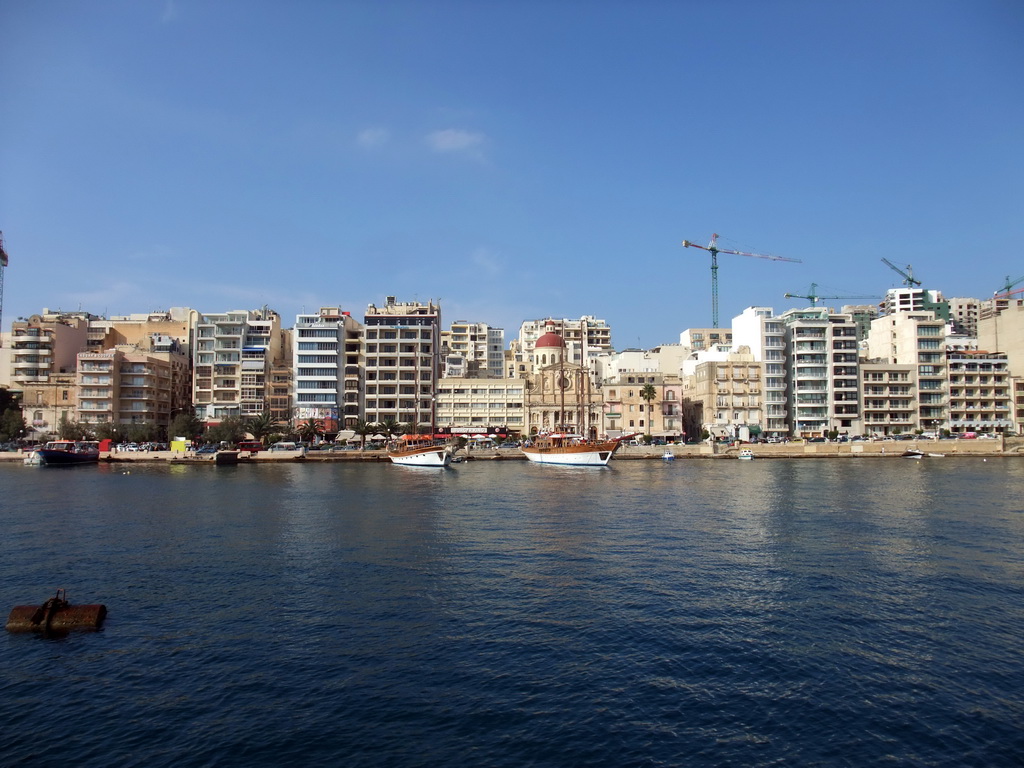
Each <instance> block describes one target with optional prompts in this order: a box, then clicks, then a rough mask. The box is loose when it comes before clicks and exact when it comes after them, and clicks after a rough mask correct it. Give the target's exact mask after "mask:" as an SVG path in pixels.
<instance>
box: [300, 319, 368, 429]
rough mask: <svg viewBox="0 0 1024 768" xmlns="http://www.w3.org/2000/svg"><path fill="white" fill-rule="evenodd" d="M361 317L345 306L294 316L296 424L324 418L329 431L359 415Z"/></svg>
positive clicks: (322, 421) (352, 422) (325, 426)
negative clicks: (342, 308)
mask: <svg viewBox="0 0 1024 768" xmlns="http://www.w3.org/2000/svg"><path fill="white" fill-rule="evenodd" d="M361 331H362V327H361V325H360V324H359V321H358V320H356V319H355V318H354V317H352V315H351V313H350V312H343V311H342V310H341V308H340V307H321V308H320V309H319V311H318V312H316V313H315V314H308V315H297V316H296V318H295V328H294V332H293V333H294V338H293V350H292V360H293V364H292V373H293V384H292V389H293V396H294V411H293V416H294V418H295V421H296V422H297V423H304V422H306V421H308V420H309V419H316V420H318V421H320V422H321V423H322V424H323V426H324V430H325V431H326V432H328V433H336V432H337V431H338V430H339V429H344V428H346V425H348V426H352V425H353V424H355V422H356V421H358V419H359V399H360V394H361V392H362V366H361V365H360V361H361V353H360V350H361V347H362V340H361Z"/></svg>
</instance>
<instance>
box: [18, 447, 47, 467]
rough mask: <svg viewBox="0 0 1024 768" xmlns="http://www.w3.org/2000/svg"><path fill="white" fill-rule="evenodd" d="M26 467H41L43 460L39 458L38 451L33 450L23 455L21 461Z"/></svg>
mask: <svg viewBox="0 0 1024 768" xmlns="http://www.w3.org/2000/svg"><path fill="white" fill-rule="evenodd" d="M22 461H23V462H24V464H25V466H26V467H39V466H42V464H43V460H42V458H40V456H39V451H37V450H35V449H33V450H31V451H29V452H28V453H26V454H25V458H24V459H22Z"/></svg>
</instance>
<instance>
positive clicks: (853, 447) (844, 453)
mask: <svg viewBox="0 0 1024 768" xmlns="http://www.w3.org/2000/svg"><path fill="white" fill-rule="evenodd" d="M666 449H668V450H670V451H671V452H672V455H673V457H674V458H677V459H735V458H737V457H738V456H739V452H740V451H741V450H744V449H749V450H750V451H751V452H752V453H753V454H754V457H755V458H759V459H836V458H879V459H881V458H901V456H902V454H903V452H904V451H908V450H917V451H923V452H925V453H936V454H943V455H944V456H948V457H954V456H962V457H970V456H977V457H996V456H1000V457H1015V456H1024V438H1020V437H1016V438H1001V439H998V440H893V441H889V440H884V441H879V442H863V443H862V442H855V443H806V442H794V443H775V444H768V443H757V444H755V445H722V444H716V445H707V444H706V443H701V444H700V445H668V446H664V445H624V446H622V447H621V448H619V450H618V451H617V452H616V454H615V460H616V461H623V460H625V461H630V460H645V459H662V458H663V456H664V454H665V451H666ZM456 455H457V456H458V457H461V458H463V459H465V460H466V461H501V460H524V461H525V459H526V457H525V456H523V454H522V453H520V452H519V451H518V450H516V449H510V448H502V449H493V448H490V449H488V448H471V449H469V450H465V449H463V450H460V451H459V452H458V454H456ZM23 459H24V454H22V453H17V452H9V453H8V452H4V453H0V461H17V462H21V461H22V460H23ZM240 460H241V461H242V462H243V463H253V464H263V463H267V462H282V461H283V462H331V461H364V462H365V461H388V455H387V452H386V451H309V452H307V453H305V454H303V452H302V451H259V452H257V453H255V454H248V453H247V452H245V451H242V453H241V454H240ZM100 461H102V462H110V463H130V462H170V463H181V464H200V465H202V464H208V465H210V466H213V465H214V461H213V455H212V454H195V453H191V452H186V453H184V454H183V453H181V452H176V451H149V452H141V451H140V452H137V453H136V452H125V453H103V454H100Z"/></svg>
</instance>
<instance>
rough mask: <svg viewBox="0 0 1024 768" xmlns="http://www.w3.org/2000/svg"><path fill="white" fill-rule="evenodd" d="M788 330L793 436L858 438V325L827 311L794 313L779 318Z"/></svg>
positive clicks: (815, 309)
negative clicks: (841, 435) (836, 434)
mask: <svg viewBox="0 0 1024 768" xmlns="http://www.w3.org/2000/svg"><path fill="white" fill-rule="evenodd" d="M779 319H780V320H781V322H782V324H783V327H784V328H785V332H786V365H787V379H788V382H787V383H788V385H789V411H790V415H789V427H790V433H791V434H792V435H795V436H799V437H825V436H827V435H828V434H829V433H830V432H837V433H840V434H844V433H845V434H859V433H860V432H861V426H862V422H861V419H860V405H859V400H860V395H859V378H860V376H859V372H858V367H857V366H858V354H857V325H856V323H854V321H853V318H852V317H850V316H849V315H844V314H840V313H832V312H831V311H830V310H829V309H827V308H825V307H814V308H808V309H791V310H788V311H786V312H784V313H783V314H782V315H781V317H780V318H779Z"/></svg>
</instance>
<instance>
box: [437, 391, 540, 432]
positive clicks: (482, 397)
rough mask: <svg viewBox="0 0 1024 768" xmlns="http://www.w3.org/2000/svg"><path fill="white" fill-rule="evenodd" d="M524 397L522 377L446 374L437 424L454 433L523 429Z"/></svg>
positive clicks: (438, 406) (439, 402)
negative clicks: (456, 375)
mask: <svg viewBox="0 0 1024 768" xmlns="http://www.w3.org/2000/svg"><path fill="white" fill-rule="evenodd" d="M525 397H526V389H525V381H524V380H522V379H480V378H476V377H470V378H459V377H446V378H444V379H442V380H441V382H440V383H439V385H438V389H437V418H436V421H435V424H436V426H438V427H440V428H444V429H445V430H448V431H449V433H450V434H454V435H458V434H468V435H479V434H508V433H510V432H515V433H520V432H522V431H523V428H524V426H525V424H526V409H525V402H526V401H525Z"/></svg>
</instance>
